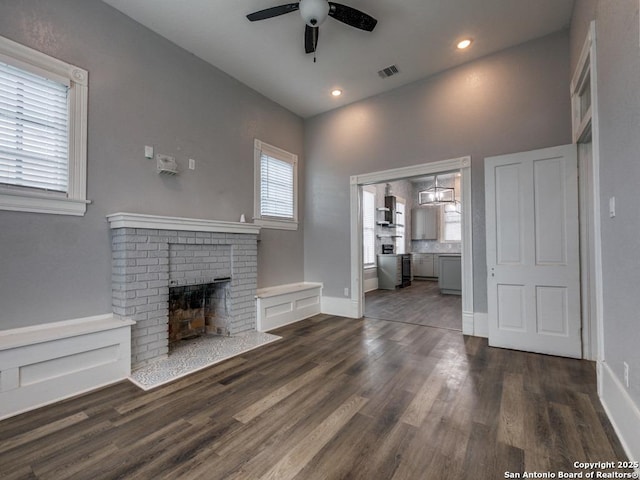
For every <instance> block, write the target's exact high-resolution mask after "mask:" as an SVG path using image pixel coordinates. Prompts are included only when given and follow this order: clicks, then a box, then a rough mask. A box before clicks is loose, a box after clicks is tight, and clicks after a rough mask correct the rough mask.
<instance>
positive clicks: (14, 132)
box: [0, 62, 69, 193]
mask: <svg viewBox="0 0 640 480" xmlns="http://www.w3.org/2000/svg"><path fill="white" fill-rule="evenodd" d="M68 91H69V87H68V86H67V85H64V84H61V83H58V82H55V81H53V80H49V79H47V78H44V77H41V76H39V75H35V74H33V73H30V72H27V71H26V70H22V69H19V68H16V67H13V66H11V65H7V64H6V63H3V62H0V183H2V184H8V185H18V186H22V187H31V188H37V189H43V190H54V191H59V192H65V193H66V191H67V185H68V169H69V165H68V162H69V131H68V116H69V113H68V102H67V95H68Z"/></svg>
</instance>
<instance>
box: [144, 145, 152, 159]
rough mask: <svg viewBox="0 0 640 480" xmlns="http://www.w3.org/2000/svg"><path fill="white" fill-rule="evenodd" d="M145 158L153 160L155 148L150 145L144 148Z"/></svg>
mask: <svg viewBox="0 0 640 480" xmlns="http://www.w3.org/2000/svg"><path fill="white" fill-rule="evenodd" d="M144 158H148V159H152V158H153V147H152V146H150V145H145V146H144Z"/></svg>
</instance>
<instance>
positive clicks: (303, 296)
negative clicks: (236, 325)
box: [256, 282, 322, 332]
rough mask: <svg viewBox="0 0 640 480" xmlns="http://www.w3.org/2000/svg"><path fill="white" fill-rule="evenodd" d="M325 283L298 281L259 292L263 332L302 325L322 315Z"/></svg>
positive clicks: (258, 298) (260, 318)
mask: <svg viewBox="0 0 640 480" xmlns="http://www.w3.org/2000/svg"><path fill="white" fill-rule="evenodd" d="M321 298H322V283H315V282H298V283H289V284H286V285H275V286H272V287H265V288H259V289H258V290H257V291H256V304H257V309H258V311H257V324H256V329H257V330H258V331H259V332H267V331H269V330H273V329H274V328H278V327H282V326H284V325H288V324H290V323H294V322H298V321H300V320H304V319H305V318H309V317H311V316H313V315H317V314H318V313H320V306H321Z"/></svg>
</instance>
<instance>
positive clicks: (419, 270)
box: [412, 253, 438, 278]
mask: <svg viewBox="0 0 640 480" xmlns="http://www.w3.org/2000/svg"><path fill="white" fill-rule="evenodd" d="M412 256H413V276H414V277H427V278H435V277H437V276H438V255H437V254H435V253H414V254H412Z"/></svg>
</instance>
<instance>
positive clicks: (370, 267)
mask: <svg viewBox="0 0 640 480" xmlns="http://www.w3.org/2000/svg"><path fill="white" fill-rule="evenodd" d="M363 268H364V269H365V270H373V269H374V268H378V266H377V265H376V264H373V265H365V266H364V267H363Z"/></svg>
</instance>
